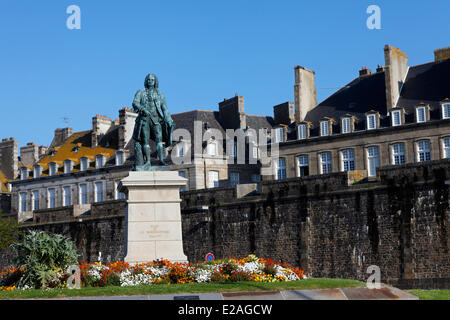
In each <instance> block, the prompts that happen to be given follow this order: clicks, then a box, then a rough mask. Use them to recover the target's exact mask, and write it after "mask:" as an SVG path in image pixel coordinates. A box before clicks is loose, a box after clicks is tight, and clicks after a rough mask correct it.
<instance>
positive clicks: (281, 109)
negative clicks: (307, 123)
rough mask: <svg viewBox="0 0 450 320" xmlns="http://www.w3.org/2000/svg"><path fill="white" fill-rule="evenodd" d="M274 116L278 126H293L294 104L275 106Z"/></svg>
mask: <svg viewBox="0 0 450 320" xmlns="http://www.w3.org/2000/svg"><path fill="white" fill-rule="evenodd" d="M273 115H274V121H275V123H276V124H286V125H289V124H291V123H292V122H293V121H295V112H294V103H293V102H285V103H282V104H279V105H276V106H274V107H273Z"/></svg>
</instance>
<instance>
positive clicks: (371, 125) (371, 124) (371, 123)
mask: <svg viewBox="0 0 450 320" xmlns="http://www.w3.org/2000/svg"><path fill="white" fill-rule="evenodd" d="M376 128H377V124H376V117H375V115H374V114H369V115H367V130H373V129H376Z"/></svg>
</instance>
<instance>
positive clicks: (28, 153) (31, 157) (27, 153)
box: [20, 142, 39, 166]
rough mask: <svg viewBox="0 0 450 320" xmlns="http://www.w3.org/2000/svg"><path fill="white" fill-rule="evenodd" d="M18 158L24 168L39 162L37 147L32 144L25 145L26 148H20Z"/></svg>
mask: <svg viewBox="0 0 450 320" xmlns="http://www.w3.org/2000/svg"><path fill="white" fill-rule="evenodd" d="M20 158H21V160H22V163H23V164H24V165H26V166H32V165H33V164H34V163H35V162H36V161H38V160H39V147H38V146H37V145H36V144H34V143H33V142H29V143H27V145H26V146H24V147H21V148H20Z"/></svg>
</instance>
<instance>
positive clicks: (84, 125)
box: [0, 0, 450, 146]
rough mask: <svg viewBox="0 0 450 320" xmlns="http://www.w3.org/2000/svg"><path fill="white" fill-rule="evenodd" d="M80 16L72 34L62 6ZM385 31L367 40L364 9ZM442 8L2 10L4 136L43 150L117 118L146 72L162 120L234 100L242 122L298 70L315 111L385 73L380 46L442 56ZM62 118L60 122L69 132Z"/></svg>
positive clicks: (400, 4)
mask: <svg viewBox="0 0 450 320" xmlns="http://www.w3.org/2000/svg"><path fill="white" fill-rule="evenodd" d="M72 4H75V5H78V6H79V7H80V9H81V30H69V29H68V28H67V27H66V20H67V18H68V17H69V15H68V14H67V13H66V8H67V7H68V6H69V5H72ZM372 4H374V5H378V6H379V7H380V8H381V27H382V29H381V30H369V29H368V28H367V27H366V20H367V18H368V17H369V14H367V13H366V9H367V7H368V6H369V5H372ZM449 12H450V1H448V0H434V1H404V0H396V1H381V0H373V1H364V0H354V1H351V0H347V1H321V0H318V1H304V0H295V1H283V0H278V1H273V0H272V1H266V0H258V1H256V0H240V1H235V0H227V1H215V0H214V1H213V0H209V1H196V0H192V1H167V0H165V1H159V0H158V1H155V0H145V1H132V0H129V1H100V0H96V1H92V0H90V1H87V0H71V1H63V0H58V1H36V0H34V1H25V0H17V1H5V0H2V1H1V2H0V108H1V118H2V121H1V124H0V138H9V137H15V138H16V139H18V140H19V146H22V145H25V144H26V143H27V142H31V141H33V142H35V143H37V144H39V145H41V144H43V145H49V144H50V142H51V140H52V137H53V134H54V130H55V129H56V128H60V127H65V126H70V127H72V128H74V130H75V131H81V130H88V129H90V128H91V118H92V117H93V116H95V115H96V114H102V115H106V116H108V117H110V118H117V117H118V110H119V109H120V108H122V107H124V106H130V105H131V102H132V99H133V97H134V94H135V92H136V91H137V90H138V89H140V88H141V87H142V86H143V81H144V78H145V75H146V74H147V73H156V74H157V75H158V77H159V79H160V89H161V90H162V92H163V93H164V94H165V96H166V98H167V102H168V107H169V111H170V112H171V113H177V112H182V111H187V110H191V109H207V110H217V108H218V102H219V101H222V100H223V99H224V98H230V97H233V96H234V95H235V94H236V93H237V94H239V95H242V96H244V97H245V111H246V113H248V114H264V115H272V114H273V106H274V105H277V104H279V103H282V102H286V101H293V99H294V94H293V85H294V66H296V65H302V66H305V67H307V68H310V69H312V70H314V71H315V72H316V86H317V89H318V90H317V94H318V100H319V102H320V101H322V100H323V99H325V98H326V97H327V96H328V95H330V94H331V93H333V91H334V90H335V89H329V88H333V87H339V86H343V85H345V84H346V83H347V82H349V81H351V80H352V79H353V78H355V77H356V76H357V74H358V70H359V69H361V67H362V66H367V67H368V68H370V69H372V70H375V69H376V67H377V64H384V54H383V47H384V45H385V44H391V45H393V46H395V47H398V48H400V49H402V50H403V51H405V52H406V53H407V54H408V56H409V64H410V65H416V64H422V63H425V62H429V61H432V60H433V58H434V55H433V50H434V49H436V48H441V47H445V46H449V45H450V42H449V39H450V25H449V22H448V21H449V20H448V13H449ZM64 118H68V119H69V120H68V123H66V122H65V120H64Z"/></svg>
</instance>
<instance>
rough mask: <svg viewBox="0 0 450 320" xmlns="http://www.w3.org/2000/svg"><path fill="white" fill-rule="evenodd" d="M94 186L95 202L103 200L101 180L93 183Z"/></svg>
mask: <svg viewBox="0 0 450 320" xmlns="http://www.w3.org/2000/svg"><path fill="white" fill-rule="evenodd" d="M94 187H95V199H94V200H95V202H102V201H103V181H97V182H96V183H95V184H94Z"/></svg>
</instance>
